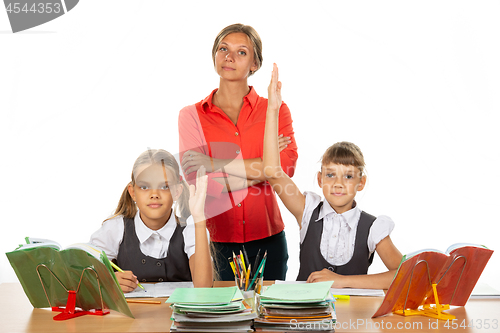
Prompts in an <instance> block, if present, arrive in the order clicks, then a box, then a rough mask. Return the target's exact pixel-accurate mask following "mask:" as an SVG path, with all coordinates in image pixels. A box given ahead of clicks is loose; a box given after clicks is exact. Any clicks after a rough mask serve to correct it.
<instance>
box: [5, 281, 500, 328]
mask: <svg viewBox="0 0 500 333" xmlns="http://www.w3.org/2000/svg"><path fill="white" fill-rule="evenodd" d="M266 284H268V283H266ZM228 285H232V283H229V282H218V283H216V286H228ZM0 295H2V297H1V305H0V332H168V330H169V328H170V325H171V321H170V314H171V310H170V307H169V304H165V303H163V302H162V304H160V305H158V304H133V303H130V304H129V305H130V309H131V310H132V313H133V314H134V316H135V319H131V318H128V317H126V316H124V315H122V314H120V313H117V312H114V311H112V312H111V313H110V314H108V315H105V316H102V317H100V316H82V317H78V318H74V319H70V320H66V321H59V322H58V321H54V320H53V319H52V317H54V315H55V314H56V313H55V312H52V311H50V310H49V309H33V307H32V306H31V304H30V302H29V300H28V298H27V297H26V295H25V294H24V291H23V289H22V287H21V284H19V283H3V284H0ZM159 300H162V301H165V300H166V298H159ZM381 302H382V298H381V297H351V299H350V300H349V301H337V302H336V305H335V306H336V310H337V321H338V322H337V326H336V331H337V332H398V331H399V332H433V333H434V332H457V333H458V332H492V333H493V332H500V300H469V302H468V303H467V305H466V306H465V307H457V308H453V309H451V310H449V311H448V313H451V314H453V315H455V316H456V317H457V321H456V324H457V326H458V327H457V328H456V329H453V328H452V327H451V324H452V323H449V324H450V328H446V327H445V326H444V325H445V323H446V322H445V321H436V319H431V318H426V317H420V316H416V317H406V318H404V317H401V316H397V315H389V316H385V317H380V318H375V319H371V316H372V315H373V314H374V313H375V311H376V310H377V308H378V307H379V305H380V303H381ZM487 319H488V323H489V325H490V328H489V329H486V328H485V326H486V325H485V324H486V321H485V320H487ZM463 320H465V321H466V325H467V324H469V323H470V322H472V321H473V322H474V325H475V326H476V328H474V329H473V328H466V329H464V328H462V327H460V324H461V323H462V321H463ZM480 321H481V322H480ZM480 324H481V326H482V328H481V329H479V327H478V326H479V325H480ZM436 328H437V329H436Z"/></svg>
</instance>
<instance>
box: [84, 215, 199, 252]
mask: <svg viewBox="0 0 500 333" xmlns="http://www.w3.org/2000/svg"><path fill="white" fill-rule="evenodd" d="M134 224H135V233H136V234H137V238H138V239H139V243H140V249H141V252H142V253H143V254H144V255H147V256H150V257H153V258H156V259H162V258H165V257H166V256H167V251H168V246H169V245H170V238H172V235H173V234H174V231H175V228H176V226H177V222H176V220H175V214H174V213H173V212H172V214H170V218H169V220H168V221H167V223H166V224H165V225H164V226H163V227H162V228H161V229H159V230H152V229H149V228H148V227H147V226H146V225H145V224H144V222H142V220H141V217H140V215H139V212H137V214H136V215H135V217H134ZM186 224H187V225H186V228H184V230H183V231H182V236H183V237H184V252H185V253H186V254H187V256H188V258H190V257H191V256H192V255H193V254H194V252H195V228H194V221H193V217H192V216H190V217H188V219H187V221H186ZM124 229H125V223H124V222H123V216H121V215H120V216H117V217H115V218H113V219H111V220H107V221H106V222H104V223H103V225H102V226H101V228H100V229H99V230H97V231H96V232H94V233H93V234H92V236H90V243H91V244H93V245H95V246H98V247H100V248H101V249H102V250H104V252H106V255H107V256H108V259H109V260H113V259H116V257H117V256H118V249H119V248H120V244H121V243H122V240H123V231H124Z"/></svg>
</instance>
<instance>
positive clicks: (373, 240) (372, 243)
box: [300, 191, 394, 266]
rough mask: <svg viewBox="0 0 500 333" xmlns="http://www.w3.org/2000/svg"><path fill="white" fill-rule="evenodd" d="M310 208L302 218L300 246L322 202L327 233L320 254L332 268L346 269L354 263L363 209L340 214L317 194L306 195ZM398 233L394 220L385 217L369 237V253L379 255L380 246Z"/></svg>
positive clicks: (322, 216) (379, 220) (322, 239)
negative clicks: (341, 267) (346, 265)
mask: <svg viewBox="0 0 500 333" xmlns="http://www.w3.org/2000/svg"><path fill="white" fill-rule="evenodd" d="M304 195H305V197H306V204H305V207H304V214H303V215H302V228H301V229H300V243H301V244H302V242H303V241H304V238H305V237H306V233H307V228H308V227H309V222H310V220H311V216H312V213H313V211H314V209H316V207H317V206H318V204H319V203H320V201H323V206H321V209H320V211H319V216H318V219H317V220H316V221H315V222H318V221H319V220H321V219H323V233H322V235H321V243H320V251H321V254H322V255H323V258H325V260H326V261H327V262H328V263H330V264H331V265H335V266H340V265H345V264H347V263H348V262H349V260H351V258H352V255H353V253H354V242H355V240H356V230H357V227H358V221H359V217H360V216H361V211H362V210H361V209H360V208H359V206H358V205H356V207H354V208H353V209H350V210H348V211H347V212H344V213H342V214H337V213H336V212H335V210H334V209H333V208H332V206H330V204H329V203H328V201H327V200H325V199H321V196H319V195H318V194H316V193H314V192H307V191H306V192H304ZM393 229H394V222H393V221H392V220H391V218H390V217H388V216H385V215H381V216H379V217H377V219H376V220H375V221H374V222H373V224H372V226H371V228H370V232H369V233H368V241H367V245H368V250H369V251H370V254H372V253H373V252H374V251H375V248H376V247H377V244H378V243H379V242H380V241H381V240H382V239H384V238H385V237H387V236H389V235H390V234H391V232H392V230H393Z"/></svg>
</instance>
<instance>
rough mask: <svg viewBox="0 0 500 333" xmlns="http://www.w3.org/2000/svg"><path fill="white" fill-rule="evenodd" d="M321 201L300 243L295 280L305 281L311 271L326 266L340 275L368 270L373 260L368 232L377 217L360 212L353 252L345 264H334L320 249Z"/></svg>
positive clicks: (364, 272) (321, 230)
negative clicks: (327, 259) (298, 266)
mask: <svg viewBox="0 0 500 333" xmlns="http://www.w3.org/2000/svg"><path fill="white" fill-rule="evenodd" d="M322 205H323V201H322V202H320V203H319V205H318V206H317V207H316V208H315V209H314V211H313V213H312V216H311V220H310V221H309V226H308V227H307V233H306V237H305V238H304V241H303V242H302V244H300V269H299V275H298V276H297V281H306V280H307V278H308V277H309V275H310V274H311V273H312V272H316V271H320V270H322V269H323V268H327V269H329V270H331V271H333V272H335V273H338V274H341V275H360V274H366V273H367V272H368V267H369V266H370V265H371V263H372V261H373V253H372V254H371V255H370V251H369V250H368V245H367V241H368V234H369V232H370V228H371V226H372V224H373V222H374V221H375V220H376V219H377V218H376V217H375V216H372V215H370V214H367V213H365V212H361V216H360V217H359V221H358V228H357V229H356V239H355V242H354V253H353V255H352V258H351V260H349V261H348V262H347V263H346V264H345V265H341V266H335V265H332V264H330V263H329V262H328V261H326V260H325V258H323V255H322V254H321V250H320V244H321V235H322V234H323V219H321V220H319V221H318V222H315V221H316V220H317V219H318V216H319V211H320V209H321V206H322Z"/></svg>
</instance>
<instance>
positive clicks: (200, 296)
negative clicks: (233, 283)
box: [167, 287, 243, 305]
mask: <svg viewBox="0 0 500 333" xmlns="http://www.w3.org/2000/svg"><path fill="white" fill-rule="evenodd" d="M241 296H242V295H241V292H240V290H239V289H238V288H237V287H225V288H177V289H175V290H174V292H173V293H172V295H171V296H170V297H169V298H168V300H167V303H181V304H188V303H198V304H207V305H208V304H227V303H230V302H231V301H232V300H234V299H235V297H236V298H237V299H240V300H241V299H243V297H241Z"/></svg>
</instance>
